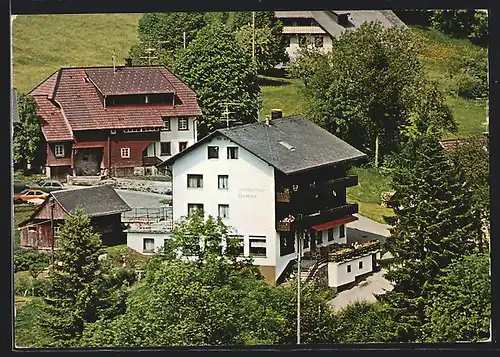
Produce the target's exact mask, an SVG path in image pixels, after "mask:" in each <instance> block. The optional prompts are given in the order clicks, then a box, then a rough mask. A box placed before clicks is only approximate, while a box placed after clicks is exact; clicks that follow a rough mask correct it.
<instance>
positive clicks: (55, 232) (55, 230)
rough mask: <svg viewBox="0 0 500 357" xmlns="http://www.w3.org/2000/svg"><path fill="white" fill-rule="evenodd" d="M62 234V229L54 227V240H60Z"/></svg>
mask: <svg viewBox="0 0 500 357" xmlns="http://www.w3.org/2000/svg"><path fill="white" fill-rule="evenodd" d="M60 234H61V227H59V226H54V238H59V235H60Z"/></svg>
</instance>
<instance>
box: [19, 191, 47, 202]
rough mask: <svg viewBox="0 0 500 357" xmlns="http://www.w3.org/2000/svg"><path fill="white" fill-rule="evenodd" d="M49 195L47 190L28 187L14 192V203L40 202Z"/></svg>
mask: <svg viewBox="0 0 500 357" xmlns="http://www.w3.org/2000/svg"><path fill="white" fill-rule="evenodd" d="M48 195H49V194H48V193H47V192H43V191H40V190H34V189H31V188H27V189H25V190H23V191H21V192H19V193H14V203H33V204H39V203H41V202H43V200H45V198H47V196H48Z"/></svg>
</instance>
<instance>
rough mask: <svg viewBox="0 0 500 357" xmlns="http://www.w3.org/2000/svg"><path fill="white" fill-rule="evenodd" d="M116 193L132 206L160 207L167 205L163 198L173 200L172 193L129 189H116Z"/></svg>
mask: <svg viewBox="0 0 500 357" xmlns="http://www.w3.org/2000/svg"><path fill="white" fill-rule="evenodd" d="M115 191H116V193H118V195H119V196H120V197H121V198H122V199H123V200H124V201H125V202H126V203H127V204H128V205H129V206H130V207H131V208H159V207H166V205H165V204H164V203H163V204H162V203H160V201H161V200H172V196H170V195H161V194H159V193H152V192H140V191H129V190H119V189H116V190H115Z"/></svg>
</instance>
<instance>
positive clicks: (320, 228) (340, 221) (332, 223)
mask: <svg viewBox="0 0 500 357" xmlns="http://www.w3.org/2000/svg"><path fill="white" fill-rule="evenodd" d="M357 220H358V217H355V216H349V217H345V218H340V219H336V220H335V221H330V222H326V223H322V224H318V225H316V226H312V228H313V229H315V230H317V231H324V230H326V229H330V228H334V227H338V226H341V225H343V224H347V223H349V222H354V221H357Z"/></svg>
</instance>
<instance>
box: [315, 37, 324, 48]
mask: <svg viewBox="0 0 500 357" xmlns="http://www.w3.org/2000/svg"><path fill="white" fill-rule="evenodd" d="M314 46H316V48H320V47H323V36H316V37H315V38H314Z"/></svg>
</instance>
